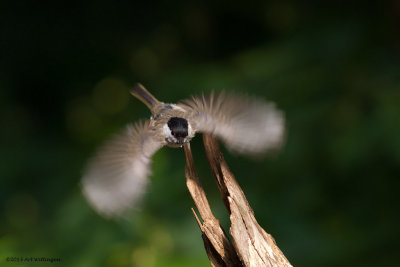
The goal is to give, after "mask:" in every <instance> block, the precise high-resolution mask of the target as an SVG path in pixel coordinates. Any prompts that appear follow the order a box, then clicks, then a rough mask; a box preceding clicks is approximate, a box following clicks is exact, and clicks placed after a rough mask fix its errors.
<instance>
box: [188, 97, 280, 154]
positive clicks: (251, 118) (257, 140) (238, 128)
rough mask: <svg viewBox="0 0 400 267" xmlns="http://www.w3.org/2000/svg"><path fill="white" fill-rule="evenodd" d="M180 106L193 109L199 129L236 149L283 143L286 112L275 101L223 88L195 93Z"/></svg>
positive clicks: (258, 150) (253, 151)
mask: <svg viewBox="0 0 400 267" xmlns="http://www.w3.org/2000/svg"><path fill="white" fill-rule="evenodd" d="M180 106H181V107H182V108H185V109H186V110H188V111H189V112H191V116H192V118H193V119H192V121H193V124H195V126H194V127H195V131H199V132H206V133H211V134H214V135H216V136H217V137H219V138H220V139H222V140H223V141H224V142H225V144H226V145H227V147H228V148H230V149H232V150H234V151H237V152H240V153H244V154H258V153H263V152H265V151H267V150H269V149H275V148H279V147H280V146H281V145H282V143H283V139H284V129H285V125H284V124H285V120H284V114H283V112H282V111H280V110H278V109H277V108H276V107H275V104H274V103H271V102H266V101H263V100H260V99H256V98H253V97H249V96H247V95H241V94H226V93H224V92H222V93H219V94H214V93H211V94H210V95H209V96H198V97H192V99H189V100H184V101H183V102H182V103H180Z"/></svg>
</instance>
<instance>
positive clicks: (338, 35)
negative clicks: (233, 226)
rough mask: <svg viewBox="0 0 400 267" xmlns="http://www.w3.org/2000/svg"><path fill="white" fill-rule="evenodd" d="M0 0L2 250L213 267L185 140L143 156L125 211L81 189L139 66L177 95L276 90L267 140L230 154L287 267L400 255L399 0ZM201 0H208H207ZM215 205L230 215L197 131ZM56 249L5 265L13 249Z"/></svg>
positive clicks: (140, 74)
mask: <svg viewBox="0 0 400 267" xmlns="http://www.w3.org/2000/svg"><path fill="white" fill-rule="evenodd" d="M9 2H10V3H8V4H4V3H3V4H1V5H0V6H1V7H0V34H1V35H0V122H1V133H0V168H1V169H0V171H1V172H0V216H1V217H0V218H1V219H0V266H50V265H51V266H131V265H133V266H144V267H147V266H149V267H151V266H208V259H207V256H206V254H205V252H204V249H203V245H202V240H201V237H200V231H199V229H198V227H197V224H196V222H195V220H194V218H193V215H192V213H191V211H190V208H191V207H192V206H193V203H192V200H191V199H190V197H189V194H188V192H187V190H186V186H185V182H184V157H183V151H182V150H181V149H171V148H164V149H162V150H161V151H159V152H158V153H157V154H156V155H155V158H154V164H153V174H152V177H151V180H152V183H151V187H150V191H149V194H148V195H147V196H146V199H145V202H144V204H143V208H142V210H141V211H137V212H132V213H131V214H130V215H129V216H128V219H126V220H123V221H117V222H115V221H108V220H105V219H103V218H101V217H99V216H98V215H97V214H95V213H94V212H93V211H92V210H91V209H90V208H89V207H88V205H87V203H86V202H85V200H84V199H83V197H82V195H81V192H80V189H79V181H80V176H81V173H82V169H83V168H84V165H85V163H86V161H87V159H88V158H89V157H90V155H91V154H92V153H93V151H94V150H95V148H96V147H97V146H98V145H99V144H101V143H102V142H103V141H104V140H105V139H106V138H107V136H109V135H110V134H112V133H113V132H115V131H117V130H118V129H119V128H121V127H123V125H124V124H126V123H128V122H133V121H136V120H139V119H140V118H147V117H149V116H150V113H149V111H148V110H147V109H146V107H145V106H144V105H143V104H141V103H140V102H139V101H137V100H136V99H134V98H133V97H131V96H130V95H129V93H128V89H129V87H130V86H131V85H132V84H133V83H134V82H138V81H140V82H142V83H143V84H144V85H145V86H146V87H147V88H149V90H150V91H151V92H153V94H154V95H155V96H157V97H158V98H159V99H161V100H163V101H165V102H175V101H177V100H179V99H182V98H186V97H188V96H190V95H191V94H197V93H199V92H206V91H211V90H221V89H225V90H227V91H230V90H235V91H244V92H248V93H249V94H253V95H257V96H259V97H260V98H265V99H269V100H272V101H274V102H276V103H277V105H278V106H279V107H280V108H281V109H283V110H284V111H285V113H286V118H287V129H288V136H287V142H286V145H285V147H284V148H283V150H282V151H280V152H279V153H278V154H275V155H270V156H268V157H266V158H263V159H262V160H258V161H257V160H256V161H254V160H251V159H247V158H243V157H240V156H237V155H231V154H229V153H228V152H227V151H225V150H224V152H225V155H226V159H227V161H228V163H229V165H230V166H231V168H232V170H233V172H234V173H235V174H236V176H237V179H238V181H239V183H240V184H241V185H242V187H243V189H244V191H245V193H246V195H247V196H248V199H249V201H250V203H251V205H252V207H253V208H254V210H255V214H256V217H257V219H258V220H259V222H260V224H261V225H262V226H263V227H264V228H265V229H266V230H267V231H268V232H269V233H271V234H272V235H273V236H274V237H275V239H276V240H277V243H278V245H279V247H280V248H281V249H282V250H283V252H284V253H285V255H286V256H287V257H288V259H289V260H290V261H291V262H292V264H293V265H295V266H395V265H396V263H397V264H399V260H398V259H399V256H398V253H399V245H398V243H399V238H400V235H399V232H400V231H399V227H398V221H399V210H400V209H399V200H398V198H399V196H398V187H399V184H400V183H399V178H400V167H399V166H400V120H399V115H400V104H399V103H400V65H399V47H400V46H399V45H400V38H399V36H400V32H399V28H400V20H399V17H400V5H399V3H398V1H395V0H392V1H390V0H387V1H377V3H374V2H373V1H372V2H371V1H370V2H367V1H335V3H331V2H329V1H328V2H327V1H323V2H321V1H291V0H289V1H254V2H252V1H247V2H245V3H243V4H234V3H231V2H228V1H223V2H219V3H215V1H204V2H203V3H201V4H200V3H188V1H180V2H179V1H178V2H171V1H158V2H153V3H145V1H141V2H137V3H135V2H133V1H119V2H117V1H114V2H112V1H109V2H107V1H101V0H100V1H86V2H79V1H77V2H75V1H72V2H71V1H70V2H67V3H64V4H61V3H60V2H57V1H52V2H51V1H49V2H48V3H39V2H37V1H14V2H13V3H11V1H9ZM207 2H208V3H207ZM192 147H193V150H194V157H195V160H196V164H197V167H198V169H199V173H200V176H201V180H202V182H203V184H204V186H205V188H206V190H207V193H208V195H209V198H210V201H211V205H212V208H213V210H214V211H215V213H216V215H217V217H218V218H220V220H221V222H222V223H223V225H224V226H225V228H226V229H228V227H229V224H228V218H227V213H226V211H225V210H224V207H223V205H222V203H221V201H220V198H219V195H218V192H217V189H216V186H215V183H214V181H213V178H212V176H211V174H210V172H209V170H208V166H207V164H206V160H205V155H204V152H203V148H202V143H201V138H200V136H199V137H197V138H195V140H193V142H192ZM31 256H32V257H49V258H59V259H61V263H46V264H44V263H29V262H25V263H22V264H21V263H15V262H14V263H13V262H7V258H8V257H31Z"/></svg>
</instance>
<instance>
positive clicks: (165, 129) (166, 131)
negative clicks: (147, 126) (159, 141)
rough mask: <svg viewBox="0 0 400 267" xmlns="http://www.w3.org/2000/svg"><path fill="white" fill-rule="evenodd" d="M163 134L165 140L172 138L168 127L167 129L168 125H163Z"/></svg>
mask: <svg viewBox="0 0 400 267" xmlns="http://www.w3.org/2000/svg"><path fill="white" fill-rule="evenodd" d="M163 134H164V136H165V138H168V139H169V138H171V137H172V133H171V130H170V129H169V127H168V124H164V126H163Z"/></svg>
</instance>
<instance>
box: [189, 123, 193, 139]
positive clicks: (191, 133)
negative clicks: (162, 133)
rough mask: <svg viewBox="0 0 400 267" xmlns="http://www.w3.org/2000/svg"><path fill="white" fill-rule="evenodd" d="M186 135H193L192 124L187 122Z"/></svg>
mask: <svg viewBox="0 0 400 267" xmlns="http://www.w3.org/2000/svg"><path fill="white" fill-rule="evenodd" d="M188 136H189V137H192V136H194V132H193V129H192V126H190V123H189V122H188Z"/></svg>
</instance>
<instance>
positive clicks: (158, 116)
mask: <svg viewBox="0 0 400 267" xmlns="http://www.w3.org/2000/svg"><path fill="white" fill-rule="evenodd" d="M131 93H132V94H133V95H134V96H135V97H137V98H138V99H140V100H141V101H142V102H143V103H144V104H145V105H146V106H148V107H149V109H150V110H151V113H152V116H151V118H150V120H147V121H144V122H142V123H138V124H135V125H128V126H127V127H126V129H125V130H124V131H123V132H122V133H120V134H119V135H117V136H115V137H114V138H111V139H110V140H109V141H108V142H107V143H106V144H105V145H104V146H103V147H102V148H100V150H99V152H98V153H97V154H96V156H95V157H94V158H93V159H92V160H91V161H90V163H89V165H88V168H87V170H86V172H85V174H84V177H83V179H82V185H83V192H84V194H85V196H86V197H87V199H88V201H89V203H90V204H91V205H92V206H93V207H94V208H95V209H96V210H97V211H98V212H99V213H101V214H102V215H104V216H107V217H112V216H120V215H122V214H123V213H124V212H125V211H126V210H127V209H129V208H130V207H132V206H135V205H137V203H138V202H139V201H140V199H141V198H142V196H143V194H144V192H145V189H146V185H147V183H148V175H149V173H150V162H151V157H152V155H153V154H154V153H155V152H156V151H157V150H158V149H160V148H161V147H163V146H170V147H182V145H183V144H184V143H186V142H190V140H191V139H192V138H193V137H194V136H195V134H196V133H197V132H206V133H211V134H213V135H215V136H217V137H219V138H220V139H221V140H223V141H224V143H225V144H226V145H227V147H228V148H230V149H232V150H234V151H237V152H239V153H242V154H259V153H263V152H265V151H267V150H270V149H273V148H277V147H279V146H280V145H281V144H282V140H283V137H284V118H283V114H282V112H281V111H279V110H278V109H276V108H275V106H274V104H273V103H269V102H265V101H262V100H258V99H255V98H251V97H248V96H245V95H239V94H225V93H220V94H218V95H217V94H210V95H209V96H207V97H205V96H204V95H203V96H199V97H193V98H192V99H188V100H184V101H182V102H179V103H177V104H166V103H163V102H160V101H158V100H157V99H156V98H155V97H154V96H153V95H151V94H150V93H149V92H148V91H147V90H146V89H145V88H144V87H143V86H142V85H140V84H138V85H137V86H135V87H134V88H133V89H132V90H131Z"/></svg>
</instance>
